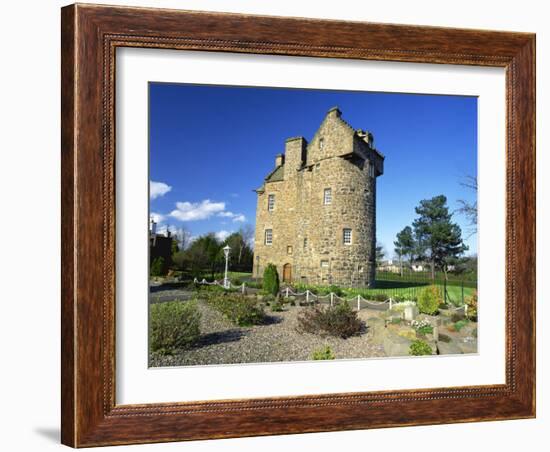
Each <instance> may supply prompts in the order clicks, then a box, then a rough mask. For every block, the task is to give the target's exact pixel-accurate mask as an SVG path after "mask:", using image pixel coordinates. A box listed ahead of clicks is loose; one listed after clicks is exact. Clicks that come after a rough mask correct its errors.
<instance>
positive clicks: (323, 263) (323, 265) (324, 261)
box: [321, 259, 328, 268]
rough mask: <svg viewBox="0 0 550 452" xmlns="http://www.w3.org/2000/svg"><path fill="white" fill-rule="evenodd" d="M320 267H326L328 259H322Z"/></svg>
mask: <svg viewBox="0 0 550 452" xmlns="http://www.w3.org/2000/svg"><path fill="white" fill-rule="evenodd" d="M321 268H328V260H327V259H323V260H322V261H321Z"/></svg>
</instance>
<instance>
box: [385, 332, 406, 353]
mask: <svg viewBox="0 0 550 452" xmlns="http://www.w3.org/2000/svg"><path fill="white" fill-rule="evenodd" d="M383 345H384V353H386V355H387V356H409V347H410V346H411V341H410V340H409V339H407V338H404V337H402V336H399V335H397V334H391V333H389V332H388V334H386V336H385V337H384V342H383Z"/></svg>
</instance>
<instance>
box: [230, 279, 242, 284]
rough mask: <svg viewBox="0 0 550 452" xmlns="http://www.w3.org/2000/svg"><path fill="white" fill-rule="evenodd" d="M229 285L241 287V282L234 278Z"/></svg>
mask: <svg viewBox="0 0 550 452" xmlns="http://www.w3.org/2000/svg"><path fill="white" fill-rule="evenodd" d="M231 284H233V285H234V286H242V285H243V280H242V279H240V278H235V279H233V280H231Z"/></svg>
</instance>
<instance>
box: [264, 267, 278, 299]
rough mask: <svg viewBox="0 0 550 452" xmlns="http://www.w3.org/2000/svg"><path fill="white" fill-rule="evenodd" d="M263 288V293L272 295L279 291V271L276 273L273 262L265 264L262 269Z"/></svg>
mask: <svg viewBox="0 0 550 452" xmlns="http://www.w3.org/2000/svg"><path fill="white" fill-rule="evenodd" d="M263 289H264V292H265V293H269V294H271V295H273V296H275V295H277V294H278V293H279V273H277V267H275V265H273V264H267V267H266V268H265V270H264V282H263Z"/></svg>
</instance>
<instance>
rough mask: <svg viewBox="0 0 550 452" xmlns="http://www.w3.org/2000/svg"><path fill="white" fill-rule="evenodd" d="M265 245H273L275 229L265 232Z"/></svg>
mask: <svg viewBox="0 0 550 452" xmlns="http://www.w3.org/2000/svg"><path fill="white" fill-rule="evenodd" d="M265 244H266V245H271V244H273V229H266V230H265Z"/></svg>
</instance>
